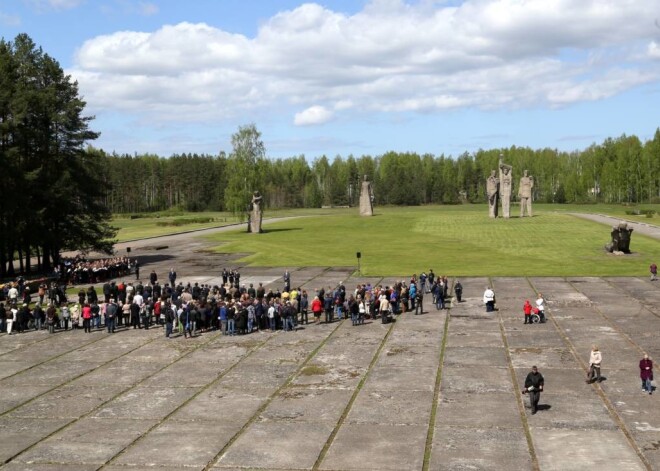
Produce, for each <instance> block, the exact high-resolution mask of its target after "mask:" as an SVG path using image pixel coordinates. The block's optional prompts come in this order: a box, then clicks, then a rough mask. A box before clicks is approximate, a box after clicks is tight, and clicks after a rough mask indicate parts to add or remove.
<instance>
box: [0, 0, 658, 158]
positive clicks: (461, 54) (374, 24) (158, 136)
mask: <svg viewBox="0 0 660 471" xmlns="http://www.w3.org/2000/svg"><path fill="white" fill-rule="evenodd" d="M19 33H27V34H28V35H29V36H30V37H31V38H32V39H33V40H34V42H35V43H36V44H37V45H39V46H41V47H42V48H43V49H44V51H45V52H47V53H48V54H49V55H51V56H52V57H54V58H55V59H57V60H58V61H59V63H60V65H61V66H62V68H63V69H64V70H65V72H66V73H67V74H69V75H71V78H72V80H75V81H77V82H78V84H79V90H80V94H81V96H82V97H83V99H84V100H85V101H86V102H87V106H86V108H85V114H87V115H93V116H95V120H94V121H92V126H91V127H92V129H93V130H95V131H98V132H100V133H101V136H100V138H99V139H97V140H96V141H94V142H93V143H92V144H93V145H94V146H95V147H97V148H101V149H103V150H105V151H107V152H117V153H120V154H124V153H128V154H134V153H137V154H143V153H152V154H158V155H160V156H164V157H167V156H170V155H172V154H175V153H184V152H185V153H188V152H192V153H205V154H212V155H217V154H218V153H219V152H221V151H224V152H227V153H230V152H231V150H232V148H231V136H232V134H234V133H236V132H237V131H238V129H239V127H240V126H244V125H248V124H255V125H256V127H257V129H258V130H259V131H260V132H261V137H262V140H263V142H264V144H265V147H266V153H267V155H268V156H269V157H271V158H288V157H294V156H299V155H304V156H305V157H306V158H307V159H308V160H309V161H311V160H313V159H316V158H318V157H320V156H322V155H326V156H327V157H328V158H334V157H335V156H336V155H340V156H342V157H347V156H349V155H353V156H355V157H359V156H362V155H371V156H378V155H382V154H383V153H385V152H388V151H395V152H417V153H419V154H424V153H431V154H434V155H443V154H444V155H445V156H451V157H457V156H459V155H461V154H463V153H465V152H468V153H472V152H475V151H477V150H479V149H494V148H507V147H510V146H519V147H522V146H528V147H531V148H534V149H539V148H546V147H548V148H553V149H559V150H561V151H573V150H582V149H584V148H587V147H588V146H590V145H591V144H594V143H596V144H598V143H601V142H602V141H603V140H604V139H606V138H608V137H613V138H616V137H619V136H621V135H622V134H627V135H631V134H634V135H636V136H638V137H639V138H640V139H642V141H645V140H648V139H651V138H652V137H653V135H654V133H655V130H656V129H657V128H658V126H660V120H659V118H660V0H466V1H460V0H354V1H350V0H326V1H319V2H318V3H302V2H301V1H295V0H189V1H183V0H0V36H1V37H2V38H4V39H5V40H9V41H11V40H13V39H14V38H15V37H16V35H17V34H19Z"/></svg>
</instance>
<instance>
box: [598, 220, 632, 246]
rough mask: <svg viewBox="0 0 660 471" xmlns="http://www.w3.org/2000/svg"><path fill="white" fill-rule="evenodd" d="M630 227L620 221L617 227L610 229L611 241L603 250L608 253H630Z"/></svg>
mask: <svg viewBox="0 0 660 471" xmlns="http://www.w3.org/2000/svg"><path fill="white" fill-rule="evenodd" d="M632 232H633V229H632V227H630V228H629V227H628V223H626V222H625V221H621V222H620V223H619V225H618V226H613V227H612V232H611V234H610V235H611V236H612V241H611V242H610V243H609V244H607V245H606V246H605V250H607V251H608V252H609V253H625V254H629V253H630V236H631V235H632Z"/></svg>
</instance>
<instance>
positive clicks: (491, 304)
mask: <svg viewBox="0 0 660 471" xmlns="http://www.w3.org/2000/svg"><path fill="white" fill-rule="evenodd" d="M484 304H485V305H486V312H493V311H495V292H494V291H493V289H492V288H491V287H490V286H486V290H485V291H484Z"/></svg>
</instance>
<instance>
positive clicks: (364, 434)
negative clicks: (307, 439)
mask: <svg viewBox="0 0 660 471" xmlns="http://www.w3.org/2000/svg"><path fill="white" fill-rule="evenodd" d="M427 432H428V425H426V426H423V425H382V424H381V425H366V424H345V425H344V426H343V427H342V428H341V429H340V430H339V433H338V434H337V436H336V437H335V440H334V442H333V444H332V445H331V446H330V449H329V450H328V453H327V455H326V456H325V459H324V460H323V462H322V463H321V466H320V469H328V470H336V469H355V470H361V469H382V470H386V469H387V470H390V469H391V470H401V469H421V467H422V463H423V462H424V448H425V444H426V434H427ZM355 444H359V446H355Z"/></svg>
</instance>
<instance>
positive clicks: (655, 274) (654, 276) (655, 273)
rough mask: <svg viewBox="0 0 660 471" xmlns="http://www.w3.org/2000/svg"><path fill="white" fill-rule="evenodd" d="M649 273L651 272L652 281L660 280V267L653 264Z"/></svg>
mask: <svg viewBox="0 0 660 471" xmlns="http://www.w3.org/2000/svg"><path fill="white" fill-rule="evenodd" d="M649 271H650V272H651V281H655V280H657V279H658V266H657V265H656V264H655V263H652V264H651V266H650V267H649Z"/></svg>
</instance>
